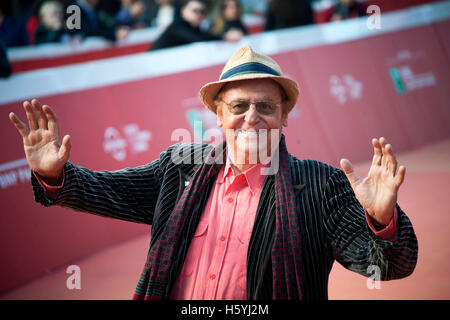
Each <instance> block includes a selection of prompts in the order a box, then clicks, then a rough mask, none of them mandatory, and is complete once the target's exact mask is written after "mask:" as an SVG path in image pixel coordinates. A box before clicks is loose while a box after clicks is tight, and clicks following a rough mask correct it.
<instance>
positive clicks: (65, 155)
mask: <svg viewBox="0 0 450 320" xmlns="http://www.w3.org/2000/svg"><path fill="white" fill-rule="evenodd" d="M71 148H72V144H71V142H70V136H69V135H68V134H66V135H65V136H64V138H63V141H62V143H61V147H60V148H59V151H58V155H59V158H60V159H61V160H63V162H64V163H65V162H67V160H69V156H70V149H71Z"/></svg>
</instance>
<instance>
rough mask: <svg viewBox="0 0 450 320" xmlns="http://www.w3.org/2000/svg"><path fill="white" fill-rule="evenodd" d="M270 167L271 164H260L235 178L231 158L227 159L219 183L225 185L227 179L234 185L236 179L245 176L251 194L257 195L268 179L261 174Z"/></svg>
mask: <svg viewBox="0 0 450 320" xmlns="http://www.w3.org/2000/svg"><path fill="white" fill-rule="evenodd" d="M269 165H270V163H269V164H263V163H258V164H256V165H255V166H253V167H251V168H250V169H248V170H246V171H244V172H242V173H240V174H239V175H237V176H235V174H234V170H233V167H232V166H231V160H230V158H229V157H227V160H226V162H225V168H224V170H223V174H222V175H220V176H219V177H218V179H217V182H218V183H224V182H225V179H227V178H229V179H230V184H231V183H233V181H234V179H236V178H237V177H238V176H243V177H244V179H245V181H246V183H247V185H248V187H249V188H250V192H251V193H252V194H255V192H256V191H257V190H258V189H259V188H261V187H262V185H263V183H264V179H265V178H266V176H265V175H262V174H261V169H262V168H264V167H268V166H269Z"/></svg>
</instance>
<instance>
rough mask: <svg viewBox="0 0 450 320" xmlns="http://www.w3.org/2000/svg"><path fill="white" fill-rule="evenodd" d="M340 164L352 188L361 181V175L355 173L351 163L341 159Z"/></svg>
mask: <svg viewBox="0 0 450 320" xmlns="http://www.w3.org/2000/svg"><path fill="white" fill-rule="evenodd" d="M340 164H341V168H342V170H344V173H345V175H346V176H347V179H348V181H349V182H350V184H351V186H352V187H353V188H355V187H356V186H357V185H358V184H360V183H361V177H359V176H358V175H357V174H356V172H355V170H354V169H353V165H352V164H351V162H350V161H349V160H348V159H341V162H340Z"/></svg>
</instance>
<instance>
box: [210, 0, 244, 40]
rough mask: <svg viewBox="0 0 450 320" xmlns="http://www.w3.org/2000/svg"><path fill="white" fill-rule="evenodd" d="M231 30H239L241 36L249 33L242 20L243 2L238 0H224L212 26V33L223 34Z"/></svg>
mask: <svg viewBox="0 0 450 320" xmlns="http://www.w3.org/2000/svg"><path fill="white" fill-rule="evenodd" d="M229 30H237V31H238V32H240V33H241V36H243V35H245V34H247V33H248V32H247V28H246V27H245V26H244V24H243V23H242V21H241V4H240V2H239V1H238V0H223V1H222V2H221V5H220V15H219V17H218V18H217V19H216V20H215V22H214V25H213V26H212V28H211V30H210V31H211V33H212V34H214V35H219V36H222V35H223V34H225V33H226V32H228V31H229Z"/></svg>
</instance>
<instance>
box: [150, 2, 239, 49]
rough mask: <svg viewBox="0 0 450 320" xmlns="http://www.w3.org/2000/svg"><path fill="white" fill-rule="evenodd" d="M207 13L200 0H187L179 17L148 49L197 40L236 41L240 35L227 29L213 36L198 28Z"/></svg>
mask: <svg viewBox="0 0 450 320" xmlns="http://www.w3.org/2000/svg"><path fill="white" fill-rule="evenodd" d="M206 14H207V10H206V5H205V3H204V2H203V1H200V0H188V1H187V2H186V3H185V4H184V5H183V7H182V8H181V19H177V20H175V21H174V22H172V24H171V25H170V26H168V27H167V29H166V30H165V31H164V32H163V33H162V34H161V36H160V37H159V38H158V39H157V40H156V41H155V43H153V45H152V46H151V48H150V50H157V49H162V48H169V47H174V46H179V45H183V44H188V43H192V42H198V41H212V40H221V39H223V40H227V41H238V40H240V39H241V37H242V35H241V34H240V33H237V32H236V30H229V31H228V32H226V33H225V34H224V35H223V36H222V37H219V36H214V35H212V34H210V33H208V32H205V31H202V30H201V29H200V24H201V23H202V21H203V20H204V19H205V17H206Z"/></svg>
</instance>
